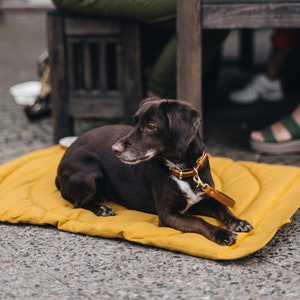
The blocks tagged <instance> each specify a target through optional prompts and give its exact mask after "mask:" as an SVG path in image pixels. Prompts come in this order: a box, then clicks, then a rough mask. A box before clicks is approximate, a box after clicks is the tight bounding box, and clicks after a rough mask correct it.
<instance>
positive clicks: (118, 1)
mask: <svg viewBox="0 0 300 300" xmlns="http://www.w3.org/2000/svg"><path fill="white" fill-rule="evenodd" d="M187 1H188V0H187ZM53 2H54V4H55V5H56V7H58V8H61V9H64V10H66V11H70V12H78V13H81V14H88V15H94V16H100V17H111V18H114V19H121V20H122V19H123V20H132V21H138V22H141V23H143V24H148V25H152V26H154V27H156V28H161V29H163V30H166V31H169V32H170V33H171V34H170V36H171V37H170V38H169V40H168V41H166V43H165V46H164V48H163V49H162V51H161V52H160V55H159V57H158V58H157V60H156V62H155V63H154V66H153V68H151V72H150V73H149V75H148V78H147V90H149V91H151V92H153V93H154V94H156V95H158V96H160V97H166V98H176V0H53ZM226 36H227V33H226V32H224V31H222V30H219V31H208V32H204V34H203V41H205V43H204V49H203V52H204V58H203V63H204V68H205V67H206V65H208V64H209V62H210V61H211V59H212V57H213V56H214V54H215V53H216V51H217V49H218V48H219V46H220V44H221V43H222V42H223V40H224V39H225V37H226ZM152 44H153V47H154V46H155V41H153V43H152ZM206 45H207V47H206ZM210 45H211V46H210ZM205 53H207V55H205ZM206 56H207V57H206Z"/></svg>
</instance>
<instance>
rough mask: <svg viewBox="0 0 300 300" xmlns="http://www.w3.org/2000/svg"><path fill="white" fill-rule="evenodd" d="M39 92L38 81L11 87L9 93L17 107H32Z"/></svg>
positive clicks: (39, 85)
mask: <svg viewBox="0 0 300 300" xmlns="http://www.w3.org/2000/svg"><path fill="white" fill-rule="evenodd" d="M40 90H41V83H40V82H39V81H28V82H23V83H20V84H16V85H13V86H12V87H11V88H10V89H9V92H10V94H11V95H12V96H13V97H14V100H15V102H16V103H17V104H19V105H32V104H33V103H34V102H35V100H36V98H37V96H38V95H39V93H40Z"/></svg>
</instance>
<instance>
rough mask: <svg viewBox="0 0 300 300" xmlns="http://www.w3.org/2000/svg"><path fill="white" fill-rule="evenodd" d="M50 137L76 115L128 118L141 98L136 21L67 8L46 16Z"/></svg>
mask: <svg viewBox="0 0 300 300" xmlns="http://www.w3.org/2000/svg"><path fill="white" fill-rule="evenodd" d="M47 28H48V50H49V59H50V67H51V89H52V91H51V103H52V115H53V117H52V119H53V131H54V141H55V142H58V141H59V139H60V138H62V137H64V136H68V135H73V134H74V118H101V119H110V120H122V119H123V120H125V121H127V122H130V121H131V118H132V115H133V113H134V111H135V110H136V107H137V106H138V103H139V101H140V100H141V98H142V80H141V63H140V36H139V35H140V32H139V25H138V24H137V23H134V22H123V21H122V22H121V21H114V20H105V19H100V18H94V17H87V16H81V15H73V14H67V13H65V12H61V11H59V10H54V11H50V12H49V13H48V16H47Z"/></svg>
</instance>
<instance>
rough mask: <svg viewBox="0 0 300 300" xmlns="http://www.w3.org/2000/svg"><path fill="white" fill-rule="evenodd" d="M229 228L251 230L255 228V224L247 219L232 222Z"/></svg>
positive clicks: (241, 230) (239, 230) (242, 230)
mask: <svg viewBox="0 0 300 300" xmlns="http://www.w3.org/2000/svg"><path fill="white" fill-rule="evenodd" d="M228 228H230V229H231V230H233V231H236V232H249V231H251V230H252V229H253V226H252V225H251V224H250V223H249V222H247V221H245V220H240V221H238V222H235V223H232V224H230V226H228Z"/></svg>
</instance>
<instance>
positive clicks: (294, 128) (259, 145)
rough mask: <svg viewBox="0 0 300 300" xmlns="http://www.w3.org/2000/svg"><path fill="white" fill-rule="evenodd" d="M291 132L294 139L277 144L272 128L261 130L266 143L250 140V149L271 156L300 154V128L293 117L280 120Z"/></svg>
mask: <svg viewBox="0 0 300 300" xmlns="http://www.w3.org/2000/svg"><path fill="white" fill-rule="evenodd" d="M280 122H281V123H282V124H283V125H284V126H285V128H286V129H287V130H288V131H289V132H290V134H291V136H292V139H291V140H290V141H287V142H277V141H276V138H275V136H274V134H273V132H272V130H271V128H270V127H267V128H265V129H263V130H261V133H262V135H263V137H264V140H265V141H264V142H257V141H254V140H250V147H251V148H252V149H253V150H255V151H257V152H263V153H270V154H286V153H296V152H300V126H299V125H298V124H297V123H296V122H295V120H294V119H293V118H292V117H291V116H287V117H285V118H283V119H281V120H280Z"/></svg>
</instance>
